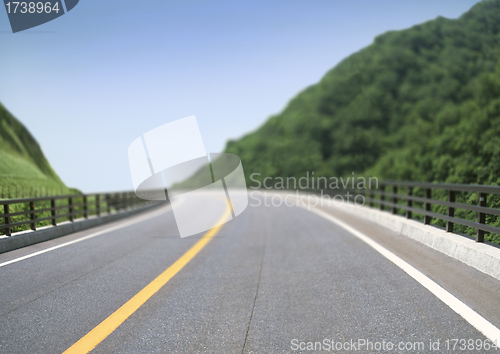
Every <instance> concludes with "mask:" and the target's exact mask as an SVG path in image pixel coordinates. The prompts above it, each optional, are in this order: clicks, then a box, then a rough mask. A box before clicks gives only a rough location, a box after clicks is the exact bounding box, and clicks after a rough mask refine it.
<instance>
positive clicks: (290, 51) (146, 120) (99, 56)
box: [0, 0, 478, 193]
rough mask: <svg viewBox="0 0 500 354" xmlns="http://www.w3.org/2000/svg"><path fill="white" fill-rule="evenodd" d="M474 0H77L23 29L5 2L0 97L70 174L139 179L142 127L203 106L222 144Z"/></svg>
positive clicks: (63, 173) (73, 180)
mask: <svg viewBox="0 0 500 354" xmlns="http://www.w3.org/2000/svg"><path fill="white" fill-rule="evenodd" d="M476 2H478V1H477V0H439V1H435V0H433V1H431V0H419V1H416V0H414V1H401V0H363V1H361V0H351V1H336V0H330V1H326V0H312V1H311V0H302V1H296V0H286V1H285V0H276V1H261V0H252V1H247V0H243V1H240V0H237V1H235V0H233V1H218V0H215V1H197V0H184V1H164V0H155V1H137V0H135V1H131V0H120V1H105V0H80V3H79V4H78V5H77V6H76V7H75V8H74V9H73V10H72V11H70V12H69V13H67V14H65V15H64V16H61V17H59V18H57V19H55V20H54V21H51V22H48V23H46V24H44V25H41V26H38V27H35V28H33V29H29V30H26V31H23V32H19V33H16V34H13V33H12V31H11V29H10V25H9V23H8V19H7V14H6V11H0V78H1V79H0V102H2V103H3V104H4V105H5V106H6V108H7V109H8V110H9V111H10V112H12V113H13V114H14V115H15V116H16V117H17V118H18V119H19V120H20V121H21V122H22V123H23V124H24V125H25V126H26V127H27V128H28V129H29V130H30V132H31V133H32V134H33V135H34V136H35V138H36V139H37V140H38V142H39V143H40V145H41V147H42V150H43V151H44V153H45V155H46V157H47V158H48V160H49V162H50V163H51V165H52V167H53V168H54V169H55V171H56V172H57V173H58V174H59V176H60V177H61V178H62V180H63V181H64V182H65V183H66V184H67V185H68V186H70V187H75V188H78V189H80V190H81V191H83V192H88V193H90V192H100V191H117V190H130V189H132V181H131V178H130V173H129V167H128V157H127V149H128V146H129V145H130V143H132V141H133V140H135V139H136V138H137V137H139V136H140V135H142V134H143V133H145V132H147V131H149V130H151V129H153V128H156V127H158V126H160V125H162V124H165V123H168V122H171V121H173V120H176V119H180V118H183V117H187V116H190V115H193V114H194V115H196V117H197V119H198V124H199V127H200V130H201V133H202V136H203V139H204V144H205V148H206V150H207V151H208V152H221V151H222V150H223V149H224V146H225V143H226V141H227V140H228V139H234V138H238V137H240V136H242V135H244V134H245V133H248V132H250V131H252V130H254V129H256V128H257V127H258V126H260V125H261V124H262V123H263V122H264V121H265V120H266V119H267V118H268V117H269V116H270V115H272V114H276V113H278V112H280V111H281V110H282V109H283V108H284V107H285V105H286V104H287V102H288V101H289V100H290V99H291V98H293V97H294V96H295V95H297V94H298V93H299V92H300V91H302V90H303V89H304V88H306V87H307V86H309V85H312V84H314V83H316V82H318V81H319V80H320V79H321V77H322V76H323V75H324V74H325V73H326V72H327V71H328V70H330V69H331V68H333V67H334V66H335V65H336V64H337V63H338V62H340V61H341V60H342V59H344V58H345V57H347V56H348V55H350V54H352V53H354V52H356V51H358V50H360V49H361V48H363V47H365V46H367V45H369V44H370V43H372V41H373V39H374V38H375V37H376V36H377V35H379V34H382V33H384V32H387V31H390V30H400V29H405V28H408V27H411V26H413V25H416V24H419V23H422V22H425V21H428V20H432V19H434V18H436V17H437V16H443V17H447V18H457V17H459V16H460V15H461V14H462V13H464V12H466V11H467V10H468V9H470V7H472V6H473V5H474V4H475V3H476ZM243 167H244V166H243ZM254 172H258V171H254Z"/></svg>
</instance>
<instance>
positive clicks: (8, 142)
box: [0, 104, 79, 235]
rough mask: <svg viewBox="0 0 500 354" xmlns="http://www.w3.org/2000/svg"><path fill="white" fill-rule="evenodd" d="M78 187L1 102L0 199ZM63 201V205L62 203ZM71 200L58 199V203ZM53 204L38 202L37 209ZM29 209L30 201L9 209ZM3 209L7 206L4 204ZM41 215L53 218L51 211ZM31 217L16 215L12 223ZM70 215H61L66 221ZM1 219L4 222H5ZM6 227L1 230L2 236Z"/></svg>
mask: <svg viewBox="0 0 500 354" xmlns="http://www.w3.org/2000/svg"><path fill="white" fill-rule="evenodd" d="M75 193H79V191H78V190H76V189H69V188H68V187H66V185H65V184H64V183H63V182H62V181H61V179H60V178H59V177H58V176H57V174H56V173H55V172H54V170H53V169H52V167H50V164H49V162H48V161H47V159H45V156H44V155H43V152H42V150H41V149H40V146H39V145H38V143H37V142H36V140H35V139H34V138H33V136H32V135H31V134H30V132H29V131H28V130H27V129H26V128H25V127H24V126H23V125H22V124H21V123H20V122H19V121H18V120H17V119H16V118H14V116H12V114H10V113H9V112H8V111H7V110H6V109H5V107H4V106H3V105H1V104H0V199H12V198H23V197H32V196H45V195H54V194H75ZM61 203H62V204H61ZM64 203H67V200H58V201H57V205H59V204H61V205H63V204H64ZM49 207H50V202H49V201H43V202H37V203H35V208H36V209H45V208H49ZM26 210H29V203H19V204H14V205H11V206H10V209H9V212H10V213H16V212H21V211H26ZM0 212H1V213H3V212H4V207H3V206H0ZM35 214H36V216H37V217H49V216H50V212H47V211H45V212H36V213H35ZM27 217H29V215H28V216H24V215H17V216H14V217H12V218H11V219H12V220H11V223H15V222H20V221H24V220H26V218H27ZM64 220H67V218H59V219H58V221H59V222H61V221H64ZM4 221H5V220H4V219H3V218H2V219H0V225H2V224H3V223H4ZM49 224H50V220H45V221H42V222H39V223H37V226H38V227H40V226H45V225H49ZM29 228H30V225H22V226H17V227H14V228H13V232H16V231H22V230H27V229H29ZM3 234H5V229H2V230H0V235H3Z"/></svg>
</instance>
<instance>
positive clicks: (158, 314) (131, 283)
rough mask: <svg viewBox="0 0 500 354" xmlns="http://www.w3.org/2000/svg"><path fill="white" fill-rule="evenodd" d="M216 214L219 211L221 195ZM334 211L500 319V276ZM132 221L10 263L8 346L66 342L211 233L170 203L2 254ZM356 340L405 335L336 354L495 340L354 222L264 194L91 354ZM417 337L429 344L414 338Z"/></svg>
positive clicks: (3, 345)
mask: <svg viewBox="0 0 500 354" xmlns="http://www.w3.org/2000/svg"><path fill="white" fill-rule="evenodd" d="M253 204H255V202H254V203H253ZM328 212H331V213H335V212H334V211H332V210H329V211H328ZM212 213H214V215H221V216H222V214H223V213H224V207H223V206H222V204H221V207H220V208H213V210H212ZM335 215H336V216H337V217H339V218H343V220H346V222H349V223H351V224H352V225H353V226H354V227H357V228H360V229H362V231H363V232H365V233H366V234H367V235H368V236H371V235H370V234H373V238H374V239H375V240H376V241H377V242H379V243H381V244H384V242H385V244H384V246H385V247H388V248H391V251H393V252H394V253H396V254H398V255H399V256H400V257H402V258H403V259H405V260H406V261H408V262H409V263H410V264H412V265H414V266H415V267H417V268H418V269H419V270H421V271H422V272H423V273H424V274H426V275H428V276H429V277H431V278H432V279H433V280H434V281H436V282H438V283H439V284H440V285H442V286H443V287H445V288H446V289H448V291H450V292H452V293H453V294H454V295H455V296H457V297H458V298H459V299H461V300H462V301H463V302H464V303H466V304H468V305H469V306H471V307H472V308H473V309H474V310H475V311H477V312H478V313H480V314H481V315H482V316H484V317H486V318H487V319H488V320H489V321H491V322H492V323H493V324H494V325H496V326H498V325H499V323H498V322H500V318H499V314H498V312H500V311H499V308H500V306H499V305H498V304H499V303H500V302H499V300H500V299H499V294H500V284H499V283H500V282H498V281H497V280H495V279H493V278H491V277H489V276H486V275H484V274H482V273H479V272H478V271H475V270H474V269H471V268H470V267H467V266H466V265H464V264H461V263H460V262H457V261H455V260H453V259H451V258H449V257H446V256H444V255H441V254H440V253H438V252H435V251H433V250H431V249H428V248H427V247H425V246H422V245H420V244H417V243H416V242H414V241H412V240H409V239H405V238H404V237H403V236H400V235H396V234H394V233H391V232H389V231H387V230H385V229H383V228H380V227H378V226H375V225H371V224H369V223H367V222H365V221H362V219H359V220H355V219H353V218H352V217H349V216H347V215H342V213H338V212H337V213H336V214H335ZM124 223H128V226H123V227H122V228H119V229H115V230H114V231H109V232H103V233H102V234H99V235H97V236H95V237H93V238H89V239H86V240H84V241H81V242H77V243H74V244H71V245H68V246H65V247H61V248H58V249H55V250H52V251H49V252H46V253H43V254H39V255H36V256H33V257H30V258H26V259H23V260H20V261H18V262H14V263H11V264H7V265H4V266H0V352H1V353H62V352H64V351H65V350H66V349H68V348H70V347H71V346H72V345H73V344H74V343H76V342H77V341H79V340H80V339H81V338H82V337H84V336H85V335H86V334H87V333H88V332H89V331H91V330H92V329H94V328H95V327H96V326H98V325H99V324H100V323H101V322H102V321H103V320H105V319H106V318H108V317H109V316H110V315H111V314H113V313H114V312H115V311H116V310H117V309H118V308H120V307H121V306H122V305H123V304H125V303H127V302H128V301H129V300H130V299H131V298H132V297H134V295H135V294H137V293H138V292H139V291H141V290H142V289H143V288H144V287H146V286H147V285H148V284H149V283H150V282H151V281H152V280H153V279H155V278H156V277H157V276H158V275H159V274H161V273H162V272H164V271H165V270H166V269H167V268H169V267H170V266H171V265H172V264H173V263H174V262H175V261H176V260H178V259H179V258H180V257H181V256H182V255H183V254H184V253H186V251H188V250H189V249H190V247H192V246H193V245H194V244H195V243H196V242H197V241H198V240H200V238H201V237H202V236H203V234H200V235H198V236H192V237H187V238H182V239H181V238H180V237H179V234H178V231H177V228H176V224H175V220H174V217H173V214H172V211H171V210H170V209H169V208H168V207H167V208H165V207H164V208H162V209H161V210H155V211H150V212H148V213H146V214H142V215H139V216H135V217H133V218H130V219H128V220H126V221H119V222H116V223H113V224H108V225H105V226H101V227H99V228H96V229H92V230H87V231H84V232H80V233H77V234H74V235H71V236H67V237H63V238H59V239H57V240H52V241H49V242H46V243H42V244H38V245H34V246H30V247H26V248H23V249H21V250H16V251H13V252H9V253H5V254H2V255H0V264H1V263H4V262H6V261H9V260H14V259H17V258H18V257H21V256H25V255H30V254H32V253H33V252H37V251H40V250H44V249H47V248H49V247H53V246H55V245H61V244H64V243H66V242H68V241H72V240H78V239H80V238H82V237H85V236H88V235H92V234H95V233H96V231H99V230H101V231H103V230H106V229H107V228H110V227H112V226H119V225H124ZM409 250H410V251H409ZM426 259H427V261H426ZM325 339H326V341H325ZM359 339H361V340H363V339H364V340H367V341H371V342H372V343H374V344H376V343H377V342H378V343H382V342H385V343H392V344H394V345H398V344H399V343H404V344H405V345H406V349H405V350H401V348H400V349H397V348H393V350H387V351H384V350H377V349H373V350H366V349H367V348H366V347H356V346H355V347H354V348H352V347H350V349H349V350H346V348H347V347H344V349H342V350H339V351H333V348H332V352H342V353H344V352H371V353H382V352H387V353H400V352H401V353H406V352H411V353H428V352H432V353H437V352H439V353H445V352H456V353H459V352H463V353H471V352H477V353H484V352H486V351H484V350H479V351H476V349H474V350H470V349H465V350H459V346H457V347H456V348H455V349H456V350H454V351H453V350H446V347H445V345H446V340H450V339H466V340H470V339H473V340H479V341H485V340H486V337H485V336H484V335H482V334H481V333H480V332H479V331H478V330H477V329H475V328H474V327H473V326H472V325H471V324H469V323H468V322H467V321H466V320H464V319H463V318H462V317H460V316H459V315H458V314H457V313H455V312H454V311H453V310H451V309H450V308H449V307H448V306H447V305H445V304H444V303H443V302H442V301H441V300H440V299H439V298H437V297H436V296H435V295H434V294H432V293H431V292H430V291H428V290H427V289H425V288H424V287H423V286H422V285H421V284H420V283H418V282H417V281H415V280H414V279H413V278H411V277H410V276H409V275H408V274H406V273H405V272H404V271H403V270H401V269H400V268H398V267H397V266H396V265H394V264H393V263H392V262H390V261H389V260H388V259H386V258H384V257H383V256H382V255H381V254H380V253H378V252H376V251H375V250H374V249H373V248H371V247H370V246H368V245H367V244H366V243H364V242H363V241H361V240H360V239H358V238H356V237H354V236H353V235H352V234H350V233H349V232H347V231H346V230H345V229H343V228H341V227H339V226H337V225H336V224H334V223H332V222H331V221H329V220H327V219H325V218H322V217H321V216H319V215H317V214H315V213H312V212H309V211H307V210H305V209H303V208H298V207H287V206H284V205H283V206H280V207H272V206H271V207H265V206H264V205H263V204H262V205H261V206H259V207H256V206H249V207H248V208H247V210H246V211H245V212H243V213H242V214H241V215H240V216H238V217H237V218H236V219H234V220H231V221H230V222H228V223H226V224H225V225H224V226H223V227H222V228H220V230H219V231H218V233H217V234H216V235H215V237H214V238H213V239H212V240H211V241H210V242H208V244H207V245H206V246H205V247H204V248H203V249H202V250H201V251H200V252H199V253H198V254H197V255H196V256H195V257H194V258H193V259H192V260H190V261H189V263H187V264H186V265H185V266H184V268H182V269H181V270H180V271H179V272H178V273H177V274H176V275H175V276H174V277H173V278H172V279H171V280H170V281H168V282H167V283H166V284H165V285H164V286H163V287H162V288H161V289H160V290H159V291H158V292H156V293H155V294H154V295H153V296H152V297H151V298H149V300H147V301H146V302H145V303H144V304H143V305H142V306H140V307H139V308H138V310H137V311H135V312H134V313H133V314H132V315H131V316H130V317H128V318H127V319H126V320H125V321H124V322H123V323H122V324H121V325H120V326H119V327H118V328H117V329H116V330H114V331H113V332H112V333H111V334H109V335H108V336H107V337H106V338H105V339H104V340H102V341H101V342H100V343H99V344H98V345H97V347H95V349H94V350H93V351H92V353H205V352H207V353H290V352H312V351H308V350H306V349H307V343H308V342H321V343H323V347H322V349H328V345H326V346H325V344H324V343H331V341H332V340H333V341H335V342H342V343H343V342H350V343H351V341H353V342H355V343H359V342H358V340H359ZM438 340H439V341H440V348H439V350H438V351H432V350H431V348H430V343H431V342H432V343H436V342H437V341H438ZM420 342H423V343H424V347H423V348H420V349H415V348H417V347H414V348H413V349H412V348H411V345H419V344H418V343H420ZM408 343H410V345H409V344H408ZM330 345H331V344H330ZM300 348H303V349H305V350H300ZM316 349H320V348H319V347H318V346H316ZM490 351H491V352H495V351H494V350H490ZM317 352H328V351H326V350H323V351H320V350H318V351H317ZM488 352H489V351H488ZM496 352H500V351H496Z"/></svg>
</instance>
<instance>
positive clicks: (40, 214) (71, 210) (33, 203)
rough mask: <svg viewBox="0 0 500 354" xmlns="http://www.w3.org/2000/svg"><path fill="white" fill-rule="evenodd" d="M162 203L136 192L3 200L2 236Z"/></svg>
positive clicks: (0, 225) (0, 219)
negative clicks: (141, 196) (142, 196)
mask: <svg viewBox="0 0 500 354" xmlns="http://www.w3.org/2000/svg"><path fill="white" fill-rule="evenodd" d="M155 203H158V202H153V201H147V200H143V199H139V198H137V197H136V195H135V193H134V192H117V193H105V194H76V195H55V196H49V197H36V198H22V199H4V200H0V206H2V207H3V212H2V214H0V233H1V234H4V235H6V236H11V235H12V232H13V230H15V231H22V230H26V229H31V230H36V229H37V227H40V226H46V225H53V226H56V225H57V224H58V223H61V222H65V221H70V222H74V221H75V220H76V219H77V218H78V217H80V218H85V219H88V218H89V217H90V216H93V215H95V216H97V217H99V216H101V214H102V213H106V214H111V213H115V212H120V211H124V210H128V209H132V208H138V207H143V206H147V205H151V204H155Z"/></svg>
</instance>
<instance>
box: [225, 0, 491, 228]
mask: <svg viewBox="0 0 500 354" xmlns="http://www.w3.org/2000/svg"><path fill="white" fill-rule="evenodd" d="M226 152H229V153H234V154H236V155H238V156H240V157H241V159H242V161H243V167H244V170H245V173H246V178H247V184H248V185H249V186H252V184H251V181H250V175H251V174H252V173H256V172H258V173H260V174H261V175H260V179H261V180H262V179H263V178H264V177H267V176H270V177H279V176H281V177H292V176H293V177H296V178H299V177H302V176H305V175H306V171H314V172H315V175H316V176H327V177H328V176H349V175H351V174H352V172H354V173H355V174H356V175H367V176H377V177H379V178H380V179H383V180H387V179H392V180H417V181H429V182H449V183H478V184H493V185H498V184H499V182H500V1H499V0H485V1H482V2H481V3H478V4H476V5H475V6H474V7H473V8H472V9H471V10H469V11H468V12H467V13H465V14H464V15H462V16H461V17H460V18H459V19H457V20H450V19H446V18H443V17H438V18H437V19H435V20H432V21H429V22H426V23H423V24H421V25H418V26H414V27H412V28H410V29H407V30H403V31H393V32H388V33H385V34H383V35H380V36H378V37H376V39H375V41H374V43H373V44H372V45H370V46H368V47H366V48H364V49H362V50H360V51H359V52H357V53H354V54H352V55H351V56H349V57H348V58H346V59H345V60H343V61H342V62H341V63H339V64H338V65H337V66H336V67H335V68H333V69H332V70H331V71H330V72H328V73H327V74H326V75H325V76H324V77H323V79H322V80H321V81H320V82H319V83H318V84H316V85H313V86H311V87H309V88H307V89H306V90H304V91H303V92H302V93H300V94H299V95H298V96H296V97H295V98H294V99H293V100H292V101H291V102H290V103H289V104H288V106H287V107H286V108H285V109H284V111H283V112H282V113H280V114H279V115H276V116H273V117H271V118H269V120H268V121H267V122H266V123H265V124H264V125H263V126H261V127H260V128H259V129H258V130H256V131H255V132H253V133H250V134H248V135H246V136H244V137H243V138H241V139H239V140H237V141H229V142H228V144H227V148H226ZM257 179H258V178H257ZM461 198H464V199H465V200H468V199H470V200H471V201H473V199H474V198H477V196H474V195H464V196H463V197H461ZM490 199H491V200H490ZM476 200H477V199H476ZM488 202H489V205H491V206H498V205H499V201H498V198H496V197H492V198H489V200H488ZM469 214H471V215H460V211H457V215H459V216H461V217H464V218H465V217H467V218H469V219H471V218H472V219H474V218H475V213H469ZM472 214H474V215H472ZM489 223H490V224H492V225H495V226H500V222H499V221H498V220H497V219H489ZM457 229H458V231H463V232H470V230H467V229H466V228H461V229H460V228H458V227H457Z"/></svg>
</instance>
